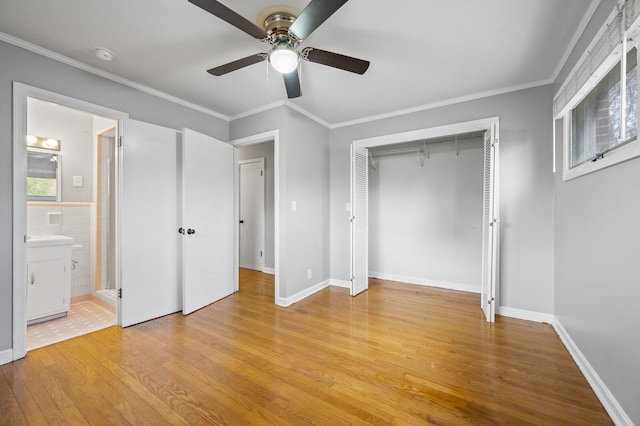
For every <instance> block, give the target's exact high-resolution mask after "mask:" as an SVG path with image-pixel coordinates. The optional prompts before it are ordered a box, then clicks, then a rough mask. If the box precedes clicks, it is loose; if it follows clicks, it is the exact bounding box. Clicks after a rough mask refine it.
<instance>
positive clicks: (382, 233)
mask: <svg viewBox="0 0 640 426" xmlns="http://www.w3.org/2000/svg"><path fill="white" fill-rule="evenodd" d="M392 147H393V146H391V147H387V148H385V149H390V148H392ZM483 147H484V144H483V138H481V137H476V138H473V139H463V140H460V141H459V142H458V144H457V148H458V154H459V155H456V146H455V143H454V141H453V140H450V141H448V142H439V143H435V144H430V145H429V147H428V149H429V158H425V160H424V166H421V163H420V159H419V158H418V154H417V152H416V151H415V150H414V151H413V152H411V153H404V154H395V155H386V156H382V157H379V158H376V159H375V165H376V166H375V168H374V167H371V165H370V167H369V271H370V276H378V277H382V278H385V277H386V278H387V279H397V280H401V281H407V282H415V283H424V282H425V281H429V282H431V281H435V282H439V283H442V284H447V283H448V284H462V285H464V286H470V287H475V288H473V290H474V291H477V292H478V293H479V292H480V289H481V282H482V213H483V205H482V203H483V177H484V173H483V171H484V149H483ZM401 277H403V278H401ZM471 289H472V288H467V290H471Z"/></svg>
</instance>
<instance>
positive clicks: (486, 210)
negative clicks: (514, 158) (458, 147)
mask: <svg viewBox="0 0 640 426" xmlns="http://www.w3.org/2000/svg"><path fill="white" fill-rule="evenodd" d="M498 182H499V180H498V126H497V125H496V124H492V125H491V128H490V129H489V130H487V131H486V132H485V136H484V184H483V186H484V188H483V190H484V202H483V214H482V293H481V297H480V299H481V300H480V306H481V307H482V311H483V312H484V315H485V318H486V320H487V321H489V322H494V321H495V314H496V306H495V305H496V300H495V299H496V286H497V278H498V256H499V252H498V243H499V238H500V222H499V208H498V207H499V205H500V204H499V198H498V195H499V192H498Z"/></svg>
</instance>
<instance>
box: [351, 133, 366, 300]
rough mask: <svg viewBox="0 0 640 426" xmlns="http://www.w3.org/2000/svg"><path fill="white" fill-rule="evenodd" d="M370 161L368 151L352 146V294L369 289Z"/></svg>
mask: <svg viewBox="0 0 640 426" xmlns="http://www.w3.org/2000/svg"><path fill="white" fill-rule="evenodd" d="M368 173H369V158H368V151H367V149H366V148H359V147H356V146H355V145H353V144H351V218H350V220H351V295H352V296H355V295H357V294H360V293H362V292H363V291H365V290H367V289H368V288H369V253H368V252H369V246H368V217H367V216H368V205H369V201H368V198H369V183H368V182H369V176H368Z"/></svg>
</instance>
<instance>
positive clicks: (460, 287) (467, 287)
mask: <svg viewBox="0 0 640 426" xmlns="http://www.w3.org/2000/svg"><path fill="white" fill-rule="evenodd" d="M369 277H370V278H377V279H379V280H388V281H397V282H401V283H405V284H415V285H421V286H425V287H436V288H444V289H447V290H457V291H465V292H467V293H477V294H480V292H481V289H482V287H481V286H480V285H477V284H476V285H474V284H462V283H453V282H447V281H437V280H428V279H425V278H417V277H406V276H403V275H394V274H385V273H383V272H372V271H369Z"/></svg>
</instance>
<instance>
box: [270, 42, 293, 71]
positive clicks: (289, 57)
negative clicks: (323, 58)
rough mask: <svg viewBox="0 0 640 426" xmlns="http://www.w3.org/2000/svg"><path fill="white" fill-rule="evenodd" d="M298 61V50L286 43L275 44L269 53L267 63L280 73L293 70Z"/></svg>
mask: <svg viewBox="0 0 640 426" xmlns="http://www.w3.org/2000/svg"><path fill="white" fill-rule="evenodd" d="M299 61H300V55H299V54H298V51H297V50H296V49H294V48H292V47H291V46H289V45H286V44H281V45H278V46H275V47H274V48H273V49H272V50H271V52H270V53H269V63H270V64H271V66H272V67H273V69H274V70H276V71H278V72H279V73H282V74H288V73H290V72H291V71H293V70H295V69H296V68H297V67H298V62H299Z"/></svg>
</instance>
